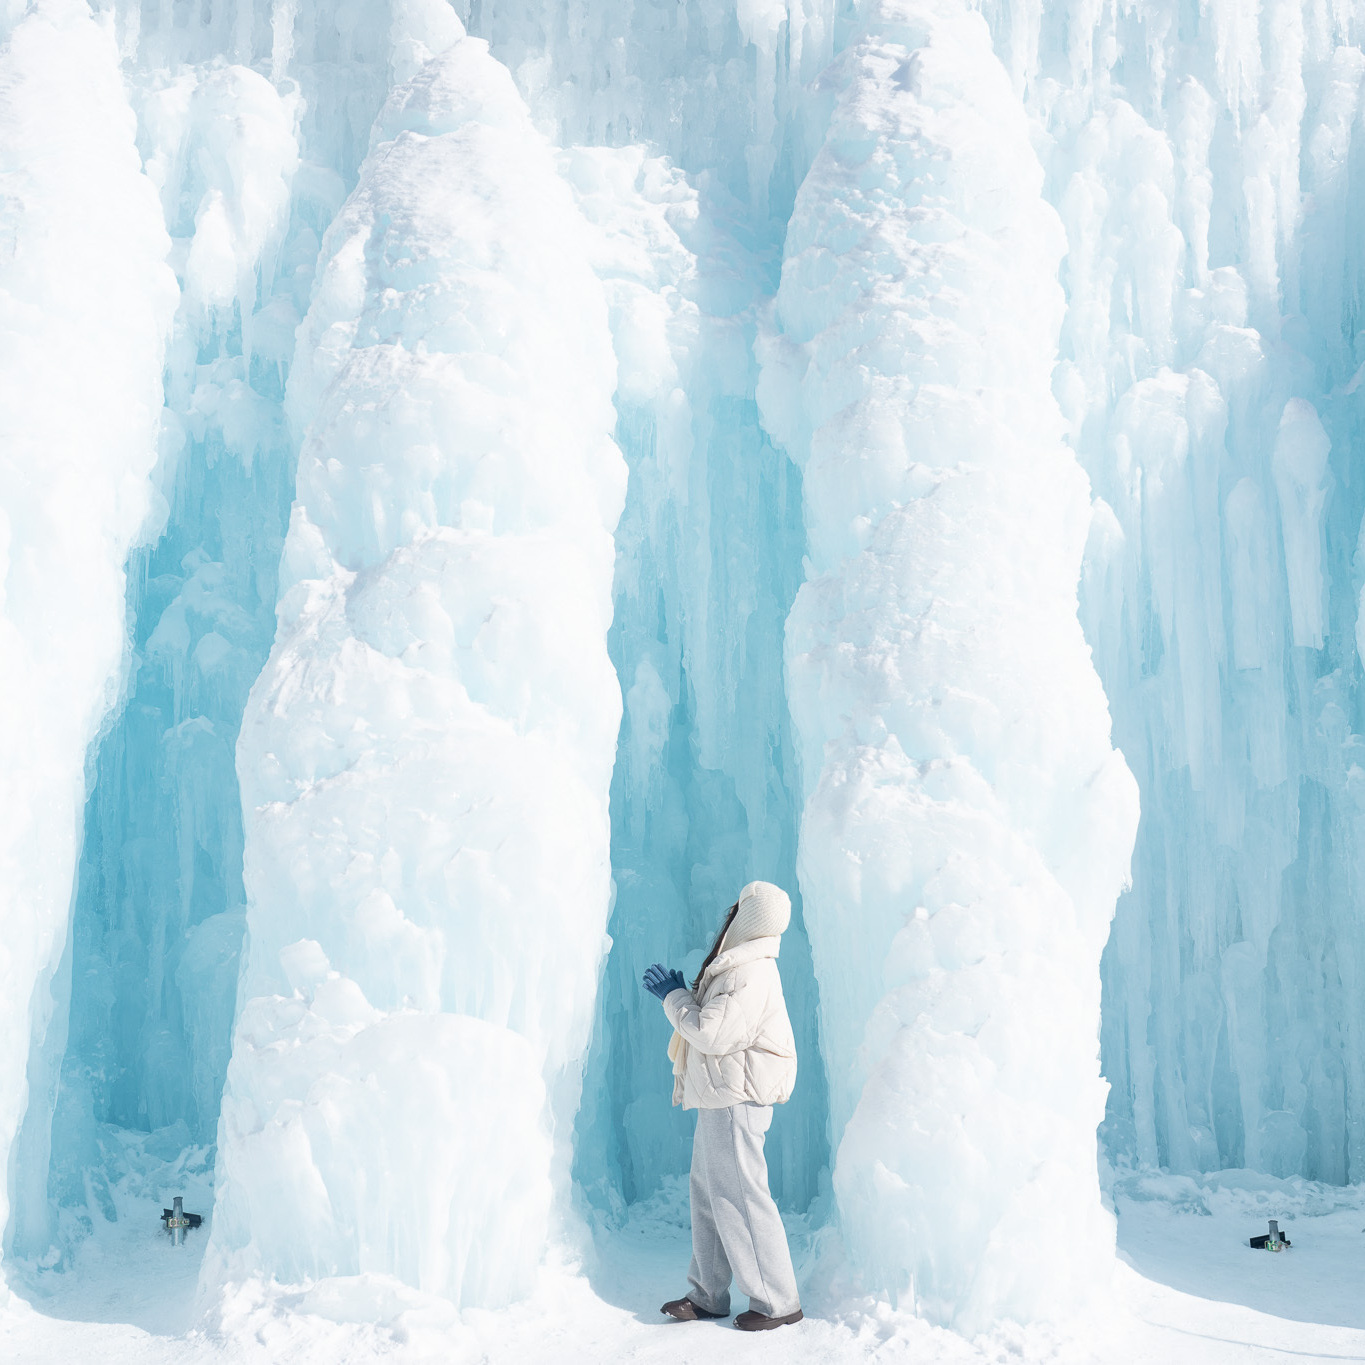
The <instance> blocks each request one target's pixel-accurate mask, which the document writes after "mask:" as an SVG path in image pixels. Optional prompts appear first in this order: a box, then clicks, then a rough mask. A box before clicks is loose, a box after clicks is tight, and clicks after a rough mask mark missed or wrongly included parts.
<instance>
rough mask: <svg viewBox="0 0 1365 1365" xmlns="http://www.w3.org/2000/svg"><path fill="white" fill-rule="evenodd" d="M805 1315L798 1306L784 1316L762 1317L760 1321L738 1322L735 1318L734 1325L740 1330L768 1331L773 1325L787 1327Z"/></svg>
mask: <svg viewBox="0 0 1365 1365" xmlns="http://www.w3.org/2000/svg"><path fill="white" fill-rule="evenodd" d="M805 1316H806V1315H805V1314H804V1313H803V1312H802V1311H801V1310H800V1309H799V1308H798V1309H797V1310H796V1312H795V1313H788V1314H787V1316H786V1317H784V1318H764V1320H763V1321H762V1322H740V1320H739V1319H738V1318H736V1319H735V1326H736V1327H737V1328H738V1329H739V1330H740V1331H741V1332H770V1331H772V1329H773V1328H774V1327H789V1326H790V1325H791V1324H792V1323H794V1322H800V1321H801V1320H802V1318H804V1317H805Z"/></svg>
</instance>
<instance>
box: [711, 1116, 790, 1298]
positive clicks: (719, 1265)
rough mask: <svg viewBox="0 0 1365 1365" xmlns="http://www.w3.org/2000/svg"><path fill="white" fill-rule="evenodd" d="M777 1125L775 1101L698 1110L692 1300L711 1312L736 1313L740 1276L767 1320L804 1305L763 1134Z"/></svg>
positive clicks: (742, 1285) (746, 1291) (741, 1287)
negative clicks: (734, 1290)
mask: <svg viewBox="0 0 1365 1365" xmlns="http://www.w3.org/2000/svg"><path fill="white" fill-rule="evenodd" d="M772 1121H773V1110H772V1105H770V1104H736V1105H734V1106H733V1107H732V1108H729V1109H698V1110H697V1131H696V1135H695V1136H694V1137H693V1139H692V1181H691V1191H692V1266H691V1269H690V1270H689V1271H688V1272H687V1282H688V1284H689V1285H690V1286H691V1288H690V1289H689V1291H688V1295H687V1297H688V1298H690V1299H691V1300H692V1302H693V1303H695V1304H696V1305H697V1307H698V1308H704V1309H705V1310H706V1311H707V1312H708V1313H722V1314H725V1313H729V1311H730V1278H731V1276H732V1275H733V1276H734V1280H735V1283H736V1284H738V1285H739V1288H740V1291H741V1293H744V1294H747V1295H748V1296H749V1307H750V1308H752V1309H753V1310H754V1311H755V1312H756V1313H762V1314H763V1316H764V1317H768V1318H782V1317H786V1316H787V1314H788V1313H794V1312H796V1310H797V1309H798V1308H799V1307H800V1306H801V1301H800V1298H799V1297H798V1295H797V1292H796V1275H795V1274H794V1273H793V1271H792V1258H791V1252H790V1251H788V1250H787V1233H786V1229H785V1228H783V1226H782V1218H781V1215H780V1214H779V1213H778V1212H777V1205H776V1204H774V1203H773V1197H772V1195H771V1194H769V1193H768V1163H767V1162H766V1161H765V1160H764V1158H763V1137H764V1134H766V1133H767V1131H768V1125H769V1124H770V1123H772Z"/></svg>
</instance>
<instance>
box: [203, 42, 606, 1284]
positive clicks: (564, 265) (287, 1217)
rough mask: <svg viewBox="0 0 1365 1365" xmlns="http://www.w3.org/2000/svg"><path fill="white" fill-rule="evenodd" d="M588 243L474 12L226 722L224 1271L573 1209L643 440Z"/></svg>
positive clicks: (350, 349)
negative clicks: (230, 829)
mask: <svg viewBox="0 0 1365 1365" xmlns="http://www.w3.org/2000/svg"><path fill="white" fill-rule="evenodd" d="M586 239H587V231H586V226H585V224H584V223H583V220H582V219H581V217H580V216H579V215H578V213H577V211H576V209H575V206H574V203H573V200H572V197H571V195H570V192H569V189H568V187H567V185H566V184H565V183H564V181H563V180H562V179H561V178H560V177H559V176H558V174H557V172H556V169H555V163H554V159H553V156H552V153H551V149H550V147H549V145H548V143H546V142H545V141H544V140H543V138H541V136H540V135H539V134H538V133H537V132H536V131H535V130H534V128H533V127H532V125H531V121H530V118H529V116H528V114H527V112H526V108H525V105H524V104H523V102H522V99H521V96H520V95H519V94H518V93H517V91H516V88H515V86H514V85H513V83H512V80H511V77H510V76H509V74H508V72H507V70H506V68H504V67H502V66H500V65H498V64H497V63H496V62H494V61H493V60H492V59H491V58H490V57H489V56H488V53H487V49H486V46H485V45H484V44H483V43H481V42H479V41H478V40H475V39H465V40H459V41H456V42H455V43H454V44H453V45H452V46H451V47H450V48H449V49H448V50H447V51H446V52H445V54H444V55H442V56H441V57H439V58H438V59H436V60H433V61H431V62H429V63H428V64H426V65H425V66H424V67H423V69H422V70H421V71H420V73H419V74H418V75H416V76H414V77H413V78H412V79H411V80H410V81H409V82H407V83H406V84H404V85H401V86H399V87H397V88H396V89H395V90H394V92H393V93H392V94H391V96H390V98H389V100H388V103H387V104H386V106H385V108H384V109H383V111H382V113H381V114H380V117H379V118H378V120H377V121H376V124H375V130H374V134H373V138H372V147H371V152H370V155H369V157H368V158H367V159H366V161H365V163H364V165H363V166H362V168H361V174H360V181H359V184H358V185H357V187H356V189H355V191H354V192H353V193H352V195H351V196H350V198H349V199H348V201H347V203H346V204H345V205H344V206H343V208H342V210H341V212H340V213H339V214H338V216H337V218H336V220H335V222H334V223H333V224H332V226H331V227H330V229H329V230H328V233H327V236H326V239H325V241H324V243H323V252H322V258H321V263H320V266H319V273H318V279H317V285H316V288H315V291H314V297H313V303H312V306H311V308H310V309H309V313H308V316H307V318H306V319H305V320H304V323H303V325H302V327H301V328H300V331H299V343H298V352H297V356H296V361H295V366H294V369H293V372H292V374H291V378H290V388H289V399H288V409H289V415H290V419H291V421H292V422H293V423H294V424H295V427H296V429H297V430H298V431H300V432H301V433H302V440H303V444H302V449H301V452H300V456H299V468H298V479H297V495H296V501H295V504H294V510H293V515H292V520H291V525H290V530H289V535H288V538H287V539H286V542H285V548H284V558H283V563H282V570H281V596H280V603H279V630H278V633H277V635H276V640H275V645H274V648H273V650H272V652H271V657H270V661H269V662H268V664H267V665H266V668H265V670H264V672H263V673H262V675H261V677H260V679H259V681H258V682H257V684H256V686H255V688H254V689H253V692H252V699H251V702H250V704H249V706H248V709H247V715H246V719H245V721H244V723H243V729H242V735H241V739H240V741H239V758H238V767H239V772H240V774H241V779H242V788H243V793H242V796H243V805H244V809H245V812H246V889H247V897H248V911H247V924H248V936H249V938H248V943H249V947H248V952H247V956H246V960H245V963H244V966H243V973H242V983H241V997H242V1001H243V1004H242V1007H241V1015H240V1019H239V1022H238V1027H237V1033H236V1038H235V1044H234V1050H233V1057H232V1061H231V1063H230V1066H229V1069H228V1082H227V1089H226V1092H225V1094H224V1099H223V1118H222V1126H221V1131H220V1152H219V1166H218V1197H217V1203H216V1210H215V1225H214V1231H213V1245H212V1248H211V1251H210V1257H209V1262H208V1267H207V1270H206V1273H207V1274H209V1275H210V1276H214V1275H223V1276H226V1277H229V1278H232V1279H240V1278H242V1277H245V1276H248V1275H260V1276H262V1277H265V1278H272V1277H273V1278H275V1279H279V1280H282V1281H286V1282H298V1281H302V1280H305V1279H312V1278H316V1277H318V1276H321V1275H348V1274H359V1273H365V1272H380V1273H386V1274H390V1275H394V1276H396V1277H398V1278H399V1279H401V1280H403V1281H405V1282H407V1283H409V1284H411V1285H414V1286H416V1287H418V1288H420V1289H424V1290H427V1291H430V1292H434V1293H439V1294H443V1295H445V1296H446V1297H448V1298H450V1299H451V1300H453V1301H454V1302H455V1303H456V1304H459V1303H461V1302H462V1301H466V1300H467V1301H469V1302H472V1303H475V1304H479V1305H485V1306H487V1305H496V1304H498V1303H501V1302H504V1301H506V1300H508V1299H509V1298H511V1297H513V1296H515V1295H517V1294H519V1293H524V1292H525V1291H526V1290H527V1289H528V1288H529V1285H530V1277H531V1272H532V1271H533V1270H534V1268H535V1266H536V1264H537V1262H538V1261H539V1259H540V1257H541V1255H542V1254H543V1250H544V1246H545V1242H546V1236H547V1221H548V1218H549V1214H550V1208H551V1203H552V1198H553V1196H554V1195H555V1194H558V1195H559V1196H560V1198H561V1199H562V1200H564V1201H565V1203H567V1200H566V1198H565V1197H566V1195H567V1176H568V1169H567V1168H568V1157H569V1135H570V1128H571V1122H572V1119H573V1115H574V1113H575V1111H576V1109H577V1104H578V1094H579V1086H580V1081H581V1071H582V1061H583V1055H584V1052H585V1051H586V1048H587V1043H588V1037H589V1032H590V1028H591V1022H592V1012H593V1005H594V1001H595V996H596V988H597V979H598V971H599V966H600V962H601V957H602V953H603V951H604V948H605V938H604V932H603V931H604V929H605V925H606V917H607V912H608V909H609V905H610V871H609V828H608V819H607V789H608V785H609V782H610V777H611V767H612V761H613V757H614V749H615V737H616V729H617V725H618V723H619V719H620V706H621V702H620V692H619V689H618V687H617V683H616V676H615V673H614V672H613V670H612V667H611V662H610V660H609V658H608V656H607V650H606V633H607V627H608V624H609V622H610V612H611V592H610V587H611V574H612V563H613V545H612V539H611V532H612V530H613V528H614V527H615V524H616V521H617V518H618V517H619V515H620V510H621V503H622V499H623V497H624V486H625V467H624V464H623V462H622V460H621V455H620V452H619V450H618V449H617V447H616V446H615V445H614V444H613V443H612V441H611V439H610V436H609V432H610V429H611V427H612V425H613V422H614V412H613V409H612V404H611V397H612V392H613V389H614V386H615V358H614V355H613V352H612V348H611V337H610V333H609V330H608V322H607V308H606V300H605V297H604V295H603V291H602V286H601V284H600V282H599V281H598V279H597V277H596V275H595V274H594V273H593V272H592V269H591V267H590V265H589V261H588V255H587V248H586ZM556 1153H557V1156H556Z"/></svg>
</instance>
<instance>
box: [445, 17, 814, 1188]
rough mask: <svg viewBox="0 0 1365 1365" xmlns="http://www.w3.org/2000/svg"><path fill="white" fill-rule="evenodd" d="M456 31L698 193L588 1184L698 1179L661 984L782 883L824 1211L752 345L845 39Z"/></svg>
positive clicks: (797, 552)
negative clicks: (822, 90) (659, 964)
mask: <svg viewBox="0 0 1365 1365" xmlns="http://www.w3.org/2000/svg"><path fill="white" fill-rule="evenodd" d="M457 9H459V10H460V11H461V14H462V17H464V18H466V20H467V22H468V23H469V26H470V29H471V31H472V32H474V33H476V34H478V35H480V36H483V37H486V38H487V39H489V41H490V43H491V49H492V52H493V55H494V56H496V57H498V58H499V59H500V60H502V61H504V62H505V63H506V64H507V65H508V66H509V67H510V68H511V70H512V72H513V75H514V76H515V77H516V78H517V81H518V84H519V86H520V88H521V90H522V93H523V94H524V95H525V96H526V98H527V100H528V102H529V103H530V106H531V109H532V113H533V115H535V116H536V117H537V119H538V120H539V121H540V122H541V123H542V124H543V126H545V127H546V128H547V130H548V131H550V132H551V133H552V135H553V136H554V137H555V138H556V139H557V140H558V141H560V142H561V144H563V145H565V146H572V145H574V144H577V143H586V144H605V145H608V146H613V145H614V146H620V145H622V144H624V143H628V142H644V143H645V144H646V145H647V146H648V147H649V148H650V150H651V151H656V152H659V153H662V154H664V155H666V156H667V157H669V158H670V159H671V161H672V162H673V163H674V164H676V165H677V166H679V167H681V168H682V169H683V170H684V171H685V172H687V173H688V175H689V177H690V178H691V179H692V182H693V183H694V184H695V185H696V186H698V187H699V195H698V201H697V214H696V218H695V219H694V220H693V221H692V222H691V224H690V230H689V229H683V230H682V245H683V246H684V247H685V248H686V250H687V251H689V252H691V253H693V254H694V257H695V269H696V278H695V279H694V280H693V281H691V284H690V286H687V287H685V288H687V289H690V293H689V297H690V299H691V301H692V302H693V303H694V304H695V305H696V309H697V314H698V316H697V324H696V325H697V328H698V330H697V334H696V336H695V338H694V339H693V341H692V344H691V347H690V348H689V350H688V353H687V354H686V355H684V356H682V357H680V366H681V370H682V376H681V379H680V385H681V389H680V393H679V394H678V402H679V403H680V404H681V405H682V406H684V407H685V409H686V412H687V418H686V428H687V429H686V432H685V434H683V435H682V436H681V437H680V436H679V435H678V434H677V433H676V432H670V433H668V435H667V437H665V436H664V435H663V434H662V433H661V431H660V429H659V422H660V420H661V417H660V413H659V412H657V411H655V410H652V409H651V408H650V407H649V406H648V405H647V404H642V403H638V402H633V401H632V399H631V396H630V395H629V393H627V392H622V393H618V397H617V409H618V414H619V417H620V422H619V424H618V427H617V433H616V434H617V440H618V442H619V444H620V445H621V448H622V450H623V452H624V453H625V455H626V459H627V462H628V464H629V466H630V471H631V476H630V485H629V489H628V493H627V502H626V510H625V514H624V516H623V518H622V521H621V524H620V526H619V528H618V531H617V549H618V559H617V574H616V593H615V621H614V624H613V627H612V632H611V636H610V645H611V651H612V658H613V661H614V662H615V664H616V668H617V673H618V675H619V677H620V679H621V687H622V692H623V695H624V697H625V715H624V718H623V721H622V729H621V737H620V743H619V747H618V756H617V766H616V770H615V775H614V780H613V785H612V798H611V799H612V807H611V809H612V862H613V871H614V876H615V881H616V902H615V906H614V909H613V914H612V918H611V921H610V924H609V926H608V929H609V933H610V935H611V938H612V949H611V952H610V955H609V958H608V962H607V966H606V969H605V972H604V975H603V982H602V991H601V998H600V1005H599V1017H598V1023H597V1029H596V1034H595V1038H594V1043H593V1048H592V1053H591V1055H590V1057H589V1061H588V1068H587V1072H586V1075H585V1079H584V1090H583V1104H582V1108H581V1110H580V1114H579V1120H578V1129H577V1139H576V1162H575V1176H576V1178H577V1180H578V1181H579V1183H580V1185H581V1186H582V1187H583V1188H584V1189H585V1191H586V1192H587V1194H588V1196H589V1198H590V1199H591V1200H592V1201H594V1202H595V1203H597V1204H598V1205H599V1206H603V1207H617V1206H619V1204H620V1203H621V1202H622V1201H624V1202H626V1203H629V1202H631V1201H633V1200H635V1199H638V1198H641V1197H645V1196H647V1195H649V1194H650V1193H651V1192H652V1191H653V1190H654V1189H655V1188H657V1186H658V1184H659V1181H660V1179H661V1178H662V1177H663V1176H665V1175H668V1174H678V1173H681V1172H684V1171H686V1169H687V1167H688V1163H689V1160H690V1151H691V1134H692V1123H691V1120H690V1119H689V1118H687V1117H684V1116H683V1115H682V1114H681V1113H679V1112H678V1111H674V1110H672V1108H671V1072H670V1067H669V1063H668V1061H667V1057H666V1050H667V1045H668V1037H669V1032H670V1031H669V1029H668V1026H667V1023H666V1020H665V1019H664V1017H663V1015H662V1011H661V1010H660V1009H659V1008H658V1005H657V1003H656V1002H655V1000H654V999H653V997H651V996H648V995H646V994H645V993H644V992H643V991H642V990H641V989H640V985H639V979H640V975H641V973H642V972H643V970H644V968H645V967H646V966H647V965H648V964H649V963H650V962H652V961H656V960H662V961H665V962H667V963H669V964H670V965H674V966H677V967H679V968H680V969H682V970H684V971H685V973H686V974H687V975H688V976H689V978H690V977H691V975H692V974H694V973H695V971H696V969H697V967H698V966H699V964H700V960H701V957H702V955H703V954H704V952H705V950H706V949H707V948H708V947H709V946H710V943H711V941H712V939H713V938H714V936H715V933H716V931H717V929H718V927H719V924H720V920H721V918H722V916H723V913H724V911H725V909H726V907H728V906H729V905H730V904H731V903H732V902H733V900H734V899H735V897H736V895H737V893H738V891H739V888H740V887H741V886H742V885H743V883H744V882H746V881H748V880H750V879H752V878H755V877H762V878H765V879H769V880H773V881H776V882H779V883H781V884H782V885H783V886H785V887H787V888H788V889H789V890H790V891H791V893H792V895H793V901H794V915H793V924H792V927H791V929H790V930H789V931H788V932H787V934H786V935H785V936H784V939H783V945H782V955H781V958H780V963H779V966H780V969H781V972H782V978H783V983H784V988H785V990H786V994H787V999H788V1005H789V1008H790V1011H791V1014H792V1018H793V1024H794V1027H795V1030H796V1039H797V1048H798V1052H799V1055H800V1058H801V1072H800V1079H799V1081H798V1085H797V1089H796V1093H795V1095H794V1097H793V1099H792V1101H791V1102H790V1103H788V1104H787V1105H786V1106H784V1108H783V1110H782V1111H781V1112H780V1113H779V1115H778V1116H777V1118H776V1119H775V1121H774V1124H773V1128H772V1130H771V1132H770V1136H769V1139H768V1156H769V1166H770V1171H771V1173H772V1180H773V1187H774V1191H775V1193H776V1195H777V1197H778V1199H779V1200H780V1201H782V1202H783V1203H784V1204H785V1205H786V1206H787V1207H790V1208H793V1209H804V1208H805V1207H806V1206H807V1205H808V1204H809V1203H810V1200H811V1199H812V1197H813V1196H814V1195H815V1194H816V1192H817V1190H818V1188H819V1185H820V1181H821V1175H822V1172H824V1171H825V1170H826V1168H827V1166H828V1162H829V1136H828V1131H827V1129H828V1087H827V1085H826V1081H825V1075H824V1066H823V1061H822V1058H821V1055H820V1048H819V1040H818V1036H817V1027H816V1017H817V1012H818V1000H819V996H818V988H817V985H816V982H815V977H814V972H813V968H812V965H811V956H810V945H809V941H808V938H807V936H806V931H805V927H804V923H803V920H802V916H801V902H800V892H799V887H798V886H797V880H796V871H795V864H796V830H797V820H798V796H797V793H798V784H797V780H796V774H795V770H794V758H793V752H792V744H791V733H790V719H789V716H788V712H787V704H786V693H785V683H784V678H783V664H782V650H783V634H784V629H785V622H786V617H787V613H788V611H789V609H790V606H791V602H792V600H793V599H794V597H795V594H796V590H797V588H798V587H799V585H800V583H801V579H802V575H803V568H802V556H803V554H804V551H805V531H804V526H803V522H802V512H801V488H800V477H799V474H798V472H797V470H796V468H795V466H794V465H793V464H792V463H791V461H790V460H789V459H788V458H787V456H786V454H785V453H784V452H782V451H780V450H777V449H775V448H774V447H773V446H772V445H771V443H770V442H769V440H768V438H767V436H766V435H765V433H764V432H763V430H762V427H761V425H760V423H759V420H758V413H757V408H756V405H755V402H754V386H755V383H756V380H757V366H756V363H755V361H754V356H753V344H754V337H755V333H756V331H757V326H758V316H759V311H760V310H761V309H762V308H763V307H764V306H765V303H766V301H767V300H768V299H770V298H771V296H772V293H773V291H774V290H775V288H776V284H777V271H778V268H779V265H780V260H781V247H782V239H783V234H784V232H785V226H786V221H787V217H788V215H789V213H790V210H791V204H792V200H793V198H794V195H795V192H796V186H797V185H798V184H799V183H800V180H801V178H802V176H803V175H804V173H805V169H806V166H807V165H808V163H809V159H810V155H811V151H810V146H811V139H812V136H815V137H818V135H819V128H818V126H817V127H815V128H813V129H812V127H811V126H810V122H809V120H810V116H811V111H810V108H809V101H808V100H807V99H806V97H805V96H804V94H803V93H802V92H801V89H800V87H801V85H802V83H803V82H805V81H809V80H812V79H813V78H814V77H815V75H816V74H817V73H818V71H819V70H820V68H821V66H822V65H823V64H824V63H825V62H826V61H828V58H829V55H830V52H831V51H832V44H833V41H834V39H833V29H834V23H833V19H832V17H831V16H829V15H827V14H826V12H825V9H826V7H824V6H817V7H814V12H813V13H812V14H810V15H808V16H805V17H804V18H802V17H799V16H798V18H797V19H794V20H792V21H788V20H786V19H783V20H782V21H781V23H774V26H773V27H771V28H769V27H767V20H766V18H765V19H764V20H763V22H762V23H761V24H760V25H759V27H758V28H756V29H753V30H746V29H744V28H743V27H742V25H741V22H740V18H739V16H738V14H737V11H736V9H735V7H734V6H733V5H731V4H728V3H716V2H715V0H704V2H703V3H694V4H688V5H684V6H678V5H674V4H666V5H665V4H653V3H650V4H643V5H635V6H631V7H627V8H623V9H613V8H611V7H584V8H581V9H576V8H573V7H564V6H562V5H556V4H542V3H539V2H538V0H532V3H529V4H512V5H498V4H489V3H479V0H473V3H470V4H469V5H467V6H465V5H457ZM623 28H624V30H625V31H624V32H622V29H623ZM626 368H629V366H628V365H627V366H626ZM666 441H671V442H672V443H673V445H674V446H678V447H681V448H682V449H683V451H684V452H685V453H683V454H679V451H678V450H677V449H671V450H664V449H663V448H662V447H663V446H664V444H665V443H666Z"/></svg>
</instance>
